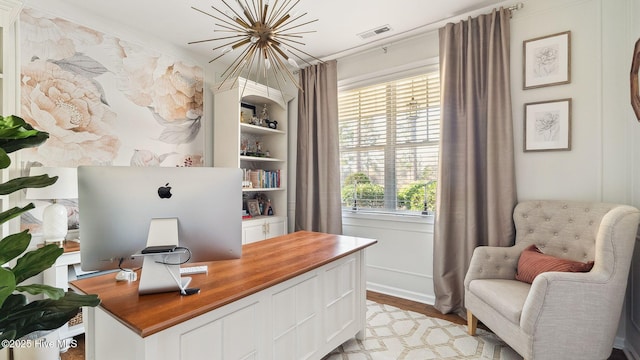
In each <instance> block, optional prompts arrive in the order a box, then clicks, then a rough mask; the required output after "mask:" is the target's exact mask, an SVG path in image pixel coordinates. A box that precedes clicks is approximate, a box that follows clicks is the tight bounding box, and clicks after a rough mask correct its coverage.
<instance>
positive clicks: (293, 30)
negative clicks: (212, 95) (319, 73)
mask: <svg viewBox="0 0 640 360" xmlns="http://www.w3.org/2000/svg"><path fill="white" fill-rule="evenodd" d="M235 2H236V4H237V6H238V7H239V10H238V8H234V7H232V6H231V5H229V4H228V3H227V2H226V1H225V0H222V3H223V4H224V5H225V6H226V9H224V10H225V11H223V10H220V9H217V8H216V7H214V6H211V8H212V9H213V10H215V12H214V13H213V14H210V13H208V12H205V11H203V10H200V9H197V8H195V7H192V8H193V9H194V10H196V11H199V12H201V13H203V14H205V15H208V16H210V17H212V18H214V19H215V20H217V22H216V23H215V26H216V32H220V33H225V36H221V37H217V38H213V39H205V40H199V41H193V42H190V43H189V44H197V43H203V42H211V41H224V43H222V44H220V45H218V46H216V47H214V48H213V51H220V52H221V53H220V55H218V56H216V57H215V58H213V59H212V60H211V61H209V63H212V62H214V61H216V60H218V59H220V58H221V57H223V56H224V55H225V54H227V53H230V52H232V51H233V52H237V51H239V54H238V56H237V57H236V59H235V60H234V61H233V62H232V63H231V65H229V67H227V69H226V70H225V71H224V72H223V73H222V78H223V80H222V83H221V84H220V86H222V85H223V84H224V83H225V82H226V81H227V80H228V79H230V78H235V79H237V77H238V76H243V77H245V78H247V79H251V78H255V80H256V81H258V80H259V79H260V78H263V79H265V80H266V81H267V82H268V77H267V75H268V72H270V71H271V72H272V73H273V78H275V80H276V82H277V84H278V88H279V90H280V91H281V92H282V87H281V81H284V82H286V81H287V79H289V80H291V81H292V82H293V83H294V84H295V85H296V86H297V87H298V88H300V85H299V84H298V82H297V81H296V79H295V78H294V76H293V73H292V72H291V70H289V67H288V66H289V65H290V66H291V67H293V68H298V63H297V62H296V60H295V59H298V60H301V61H303V62H305V63H307V64H310V63H309V62H308V61H307V60H305V57H306V58H313V59H315V60H317V61H319V62H322V61H321V60H319V59H318V58H316V57H314V56H312V55H310V54H308V53H306V52H304V51H303V50H301V49H299V48H298V47H297V46H298V45H305V44H304V43H303V42H301V41H300V40H302V35H303V34H306V33H312V32H315V31H303V32H300V31H298V29H299V28H300V27H302V26H304V25H308V24H310V23H313V22H315V21H318V20H317V19H316V20H311V21H306V22H304V21H302V22H300V21H301V19H302V18H303V17H304V16H305V15H307V13H303V14H296V13H295V12H293V8H294V7H295V6H296V5H298V3H299V2H300V0H295V1H294V0H275V1H273V6H271V5H270V1H269V0H235Z"/></svg>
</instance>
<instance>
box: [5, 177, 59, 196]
mask: <svg viewBox="0 0 640 360" xmlns="http://www.w3.org/2000/svg"><path fill="white" fill-rule="evenodd" d="M56 181H58V177H57V176H54V177H49V175H47V174H43V175H38V176H25V177H18V178H15V179H11V180H9V181H7V182H5V183H3V184H0V195H8V194H11V193H13V192H14V191H18V190H22V189H26V188H43V187H47V186H49V185H53V184H54V183H55V182H56Z"/></svg>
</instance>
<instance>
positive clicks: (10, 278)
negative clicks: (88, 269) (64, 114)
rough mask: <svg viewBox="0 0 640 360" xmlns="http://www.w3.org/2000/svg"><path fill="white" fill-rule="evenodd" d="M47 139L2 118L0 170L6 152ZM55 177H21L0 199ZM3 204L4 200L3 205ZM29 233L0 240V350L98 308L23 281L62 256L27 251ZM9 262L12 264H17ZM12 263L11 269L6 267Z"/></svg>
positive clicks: (4, 217) (13, 212)
mask: <svg viewBox="0 0 640 360" xmlns="http://www.w3.org/2000/svg"><path fill="white" fill-rule="evenodd" d="M48 137H49V134H48V133H46V132H42V131H38V130H35V129H34V128H33V127H32V126H30V125H29V124H27V123H26V122H25V121H24V120H23V119H21V118H20V117H17V116H8V117H2V116H0V169H6V168H8V167H9V166H10V165H11V159H10V158H9V156H8V153H12V152H14V151H17V150H20V149H23V148H27V147H37V146H39V145H40V144H42V143H43V142H44V141H46V140H47V139H48ZM56 181H57V177H49V176H48V175H41V176H28V177H19V178H15V179H12V180H9V181H7V182H5V183H0V195H9V194H11V193H13V192H15V191H19V190H22V189H25V188H30V187H31V188H37V187H45V186H49V185H51V184H53V183H55V182H56ZM3 201H4V200H3ZM33 208H34V205H33V203H30V204H28V205H26V206H24V207H14V208H12V209H9V210H7V211H4V212H2V213H0V224H3V223H5V222H7V221H8V220H10V219H13V218H15V217H17V216H20V215H21V214H23V213H25V212H27V211H29V210H31V209H33ZM30 242H31V234H29V231H28V230H25V231H22V232H19V233H16V234H12V235H8V236H6V237H5V238H3V239H2V240H0V266H1V267H0V349H2V348H5V347H10V346H11V345H18V347H19V345H20V344H21V342H20V341H18V340H20V339H25V338H31V339H35V338H38V337H40V336H42V335H43V334H45V333H46V332H49V331H51V330H56V329H58V328H59V327H60V326H62V325H64V324H65V323H66V322H67V321H69V320H70V319H71V318H72V317H74V316H75V315H76V314H77V313H78V311H79V310H80V309H81V308H82V307H83V306H97V305H98V304H99V303H100V300H99V299H98V297H97V295H80V294H76V293H74V292H66V291H64V290H63V289H60V288H55V287H52V286H48V285H43V284H29V285H24V284H23V282H24V281H25V280H27V279H29V278H32V277H33V276H35V275H38V274H40V273H41V272H43V271H44V270H46V269H48V268H49V267H51V266H52V265H53V264H54V263H55V262H56V259H57V258H58V257H59V256H60V255H62V253H63V249H62V248H60V247H59V246H57V245H55V244H50V245H45V246H43V247H39V248H38V249H36V250H32V251H28V252H26V253H25V251H26V250H27V247H28V246H29V243H30ZM13 260H16V261H15V263H14V262H13ZM8 264H13V267H10V266H8ZM26 293H28V294H31V295H45V298H44V299H42V300H35V301H28V299H27V297H26V296H25V294H26Z"/></svg>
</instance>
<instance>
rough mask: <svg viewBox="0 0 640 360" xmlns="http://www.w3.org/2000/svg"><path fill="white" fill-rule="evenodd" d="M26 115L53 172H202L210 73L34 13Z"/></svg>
mask: <svg viewBox="0 0 640 360" xmlns="http://www.w3.org/2000/svg"><path fill="white" fill-rule="evenodd" d="M20 35H21V39H20V50H21V60H20V63H21V73H20V86H21V100H20V103H21V109H20V116H22V117H23V118H24V119H25V120H26V121H28V122H29V123H31V124H32V125H33V126H34V127H36V128H37V129H40V130H44V131H47V132H49V134H50V138H49V140H48V141H47V142H46V143H45V144H43V145H42V146H40V147H38V148H36V149H32V150H24V151H23V152H22V158H23V160H24V161H28V162H37V163H41V164H43V165H45V166H67V167H74V166H78V165H131V166H202V165H203V161H204V159H203V152H204V134H203V131H201V125H202V116H203V103H202V101H203V96H202V95H203V70H202V68H201V67H199V66H196V65H190V64H187V63H185V62H183V61H181V60H177V59H174V58H171V57H170V56H167V55H164V54H160V53H158V52H155V51H153V50H152V49H148V48H146V47H143V46H141V45H139V44H135V43H132V42H127V41H125V40H122V39H119V38H117V37H114V36H111V35H108V34H104V33H101V32H98V31H96V30H93V29H90V28H87V27H84V26H81V25H78V24H74V23H72V22H69V21H67V20H64V19H61V18H58V17H54V16H50V15H47V14H44V13H41V12H38V11H36V10H33V9H24V10H23V11H22V13H21V16H20Z"/></svg>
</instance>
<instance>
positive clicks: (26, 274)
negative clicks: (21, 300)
mask: <svg viewBox="0 0 640 360" xmlns="http://www.w3.org/2000/svg"><path fill="white" fill-rule="evenodd" d="M63 252H64V250H63V249H62V248H61V247H59V246H58V245H55V244H49V245H45V246H43V247H41V248H38V249H36V250H33V251H29V252H28V253H26V254H24V255H22V257H21V258H19V259H18V261H17V263H16V266H15V267H14V268H13V270H12V271H13V275H15V277H16V284H20V283H21V282H23V281H25V280H26V279H28V278H30V277H32V276H35V275H38V274H40V273H41V272H43V271H44V270H46V269H48V268H49V267H51V265H53V264H54V263H55V262H56V259H57V258H58V257H59V256H60V255H62V253H63Z"/></svg>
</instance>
